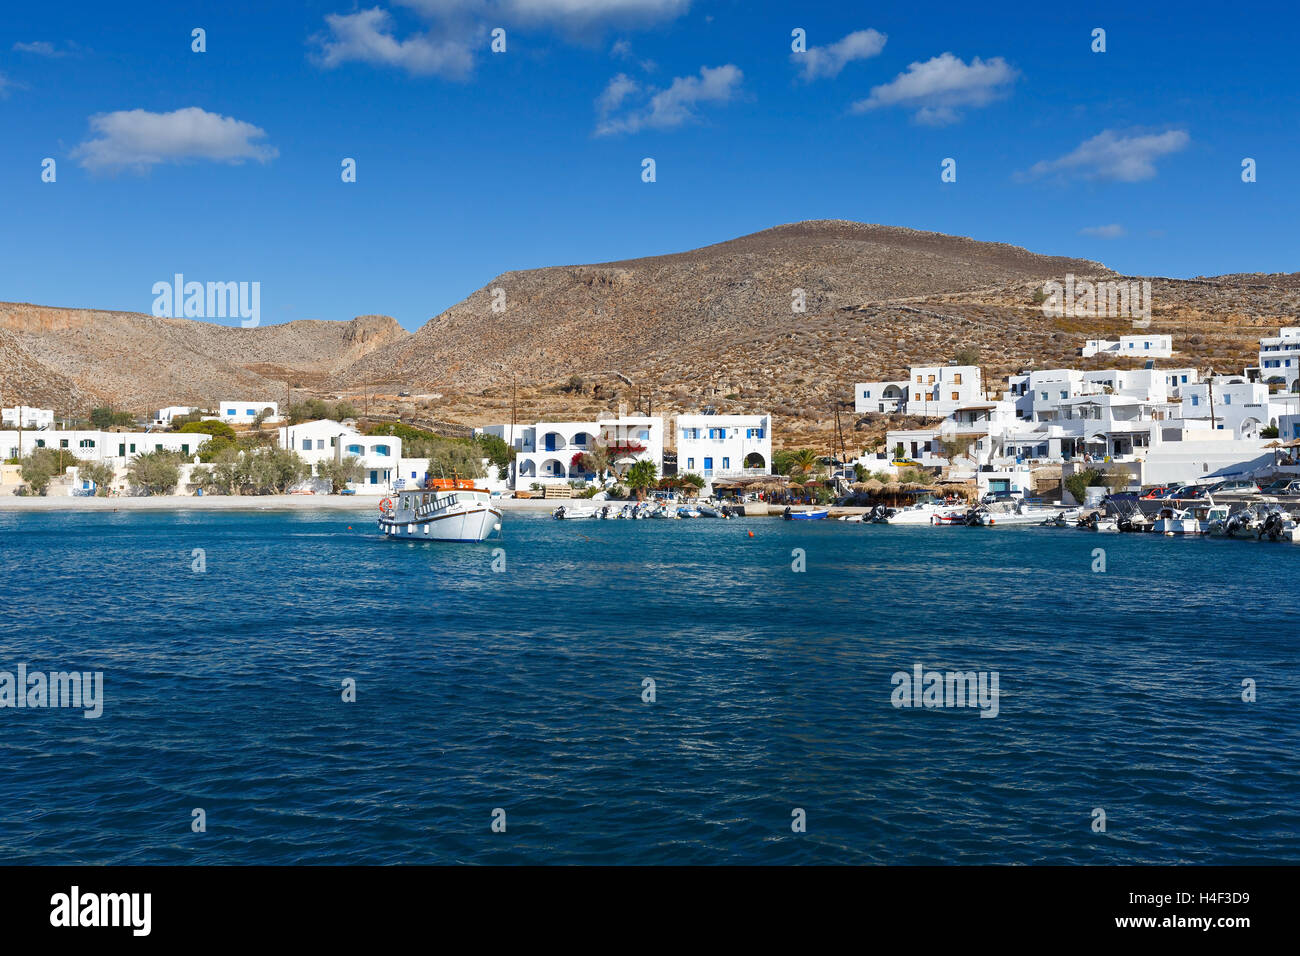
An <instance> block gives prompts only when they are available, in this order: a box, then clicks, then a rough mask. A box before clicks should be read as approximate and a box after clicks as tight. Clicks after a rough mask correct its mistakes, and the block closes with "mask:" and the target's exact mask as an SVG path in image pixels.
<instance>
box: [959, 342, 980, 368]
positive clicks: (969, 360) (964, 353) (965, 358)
mask: <svg viewBox="0 0 1300 956" xmlns="http://www.w3.org/2000/svg"><path fill="white" fill-rule="evenodd" d="M953 359H954V360H955V361H956V363H957V364H958V365H979V363H980V350H979V349H977V348H976V347H975V346H973V345H966V346H963V347H962V348H959V349H958V350H957V351H956V353H954V354H953Z"/></svg>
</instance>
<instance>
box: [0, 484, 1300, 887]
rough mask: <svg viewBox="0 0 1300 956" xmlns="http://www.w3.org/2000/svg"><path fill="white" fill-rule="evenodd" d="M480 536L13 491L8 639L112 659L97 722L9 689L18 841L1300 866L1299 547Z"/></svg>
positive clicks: (1079, 538)
mask: <svg viewBox="0 0 1300 956" xmlns="http://www.w3.org/2000/svg"><path fill="white" fill-rule="evenodd" d="M369 510H370V509H367V511H368V512H369ZM349 525H350V526H351V527H350V528H349ZM503 532H504V534H503V538H502V540H501V541H500V542H495V541H489V542H484V543H483V544H479V545H472V544H471V545H454V546H450V545H449V546H439V545H435V544H425V543H417V542H412V543H406V542H392V541H385V540H383V539H382V537H381V535H380V533H379V532H378V530H377V528H376V527H375V525H374V524H373V522H368V523H363V522H360V521H357V520H354V518H353V516H351V515H350V514H346V513H340V512H336V511H330V510H320V509H317V510H305V511H292V512H267V513H253V512H241V511H231V512H194V511H177V510H172V511H156V512H118V513H112V512H95V513H90V512H66V513H43V514H24V513H18V512H3V513H0V535H2V536H3V540H4V541H5V542H6V545H7V547H5V548H4V549H3V552H2V554H0V575H3V579H4V580H5V582H6V593H7V600H6V602H5V603H4V605H3V607H0V624H2V625H3V626H2V627H0V635H3V636H2V637H0V661H9V662H16V661H20V660H21V661H25V662H26V663H27V664H28V665H29V666H30V668H32V669H33V670H35V669H40V668H46V669H49V668H50V666H51V664H52V663H53V662H60V663H61V666H67V667H68V668H69V669H72V668H74V667H75V669H77V670H82V671H96V672H103V675H104V676H103V692H102V698H101V700H102V706H103V714H102V716H101V717H100V718H99V719H98V720H95V721H86V720H84V719H83V718H82V715H81V713H80V712H76V711H62V712H60V711H49V712H45V713H39V712H33V711H27V712H23V711H15V712H13V713H11V714H9V718H10V723H8V724H7V727H8V728H9V729H8V732H7V733H6V736H5V739H4V740H3V742H0V759H2V760H3V762H4V765H5V766H6V767H7V768H9V769H8V771H7V773H6V774H5V777H4V780H3V781H2V782H0V795H3V798H4V799H3V801H0V826H2V827H3V828H4V830H5V832H6V834H7V835H8V836H7V847H8V852H9V858H10V860H11V861H13V862H24V861H36V860H40V861H42V862H55V863H74V862H94V863H100V864H104V863H108V864H111V863H204V862H213V863H215V862H221V863H281V864H284V863H341V862H350V863H394V862H411V863H447V862H485V863H491V862H507V861H508V862H512V863H517V862H543V861H545V862H570V863H613V862H619V863H638V862H640V863H651V862H654V863H664V862H675V863H705V862H710V863H719V862H732V863H816V862H821V863H953V862H962V863H1172V862H1184V863H1185V862H1210V861H1213V862H1248V863H1264V862H1293V861H1294V860H1295V859H1297V858H1300V837H1298V836H1297V834H1300V811H1298V810H1297V808H1296V806H1295V803H1294V801H1293V800H1291V799H1290V786H1291V781H1292V780H1293V779H1294V778H1295V775H1296V774H1297V773H1298V772H1300V758H1297V756H1296V751H1295V748H1294V747H1292V746H1290V741H1294V740H1295V739H1296V736H1297V733H1300V718H1298V717H1297V714H1300V706H1297V705H1300V696H1298V695H1300V692H1298V691H1297V689H1296V687H1297V685H1296V683H1295V680H1294V676H1295V668H1294V655H1293V654H1292V648H1291V646H1290V638H1289V631H1288V630H1287V629H1286V628H1285V627H1284V626H1283V622H1284V619H1285V615H1284V614H1283V613H1280V612H1279V610H1278V606H1277V603H1276V600H1275V598H1273V597H1270V596H1269V595H1270V594H1280V595H1283V596H1284V595H1286V594H1289V593H1290V592H1289V591H1288V590H1287V589H1288V588H1289V585H1288V584H1286V583H1284V582H1287V581H1290V580H1294V578H1295V576H1296V574H1297V572H1298V571H1300V549H1294V548H1290V547H1278V548H1251V547H1243V546H1241V545H1240V543H1238V542H1233V541H1228V540H1226V539H1216V538H1210V537H1206V538H1205V540H1201V541H1196V542H1195V543H1192V541H1191V540H1190V539H1186V538H1174V539H1167V538H1164V537H1160V536H1155V535H1111V536H1107V537H1106V538H1105V539H1104V540H1105V544H1104V548H1105V553H1106V562H1105V571H1104V573H1098V572H1097V571H1095V570H1094V567H1095V565H1096V558H1095V556H1094V554H1093V552H1094V549H1095V548H1097V547H1098V543H1099V540H1100V539H1099V537H1098V536H1096V535H1092V534H1084V533H1075V532H1072V531H1070V532H1065V531H1062V532H1050V531H1042V530H1040V529H1037V528H1030V527H1007V528H1003V529H999V528H996V527H995V528H991V529H988V531H987V533H980V532H977V531H967V530H964V529H922V528H908V527H894V526H891V525H887V524H883V525H876V526H872V527H870V528H857V527H853V526H849V525H846V524H844V523H841V522H838V521H814V522H805V523H794V522H785V521H781V520H777V519H775V518H774V519H773V520H767V521H764V520H743V521H722V520H708V519H699V520H681V521H644V522H640V523H637V522H628V521H585V522H581V523H579V524H575V525H572V526H570V525H568V524H567V523H565V522H563V521H554V520H553V519H551V518H550V517H549V515H548V514H547V513H546V512H544V511H535V512H524V511H520V512H517V513H513V514H510V515H508V516H507V520H506V523H505V525H504V528H503ZM751 532H752V537H751ZM195 548H202V549H203V550H204V551H205V553H206V559H207V560H206V571H205V572H204V573H195V572H194V571H193V570H192V561H193V559H192V557H191V555H192V552H193V550H194V549H195ZM495 548H501V549H503V551H504V564H502V563H501V562H499V561H498V563H497V566H498V567H499V568H500V570H494V569H493V562H494V555H493V550H494V549H495ZM796 549H801V550H802V551H803V554H804V562H803V566H804V570H803V571H796V570H794V566H795V563H796V560H797V559H796V556H794V555H792V552H794V551H795V550H796ZM25 554H39V555H41V560H40V562H39V566H37V565H35V564H33V563H31V562H29V561H27V560H26V559H25V558H23V557H21V556H22V555H25ZM1225 565H1226V566H1230V567H1231V568H1232V569H1233V571H1232V573H1231V574H1227V575H1225V574H1224V573H1223V568H1224V567H1225ZM104 569H111V570H110V571H108V572H107V573H106V572H105V570H104ZM1197 581H1203V582H1209V581H1212V582H1213V586H1212V587H1194V586H1190V582H1197ZM52 582H63V584H62V585H54V586H52ZM123 582H150V583H149V584H148V586H146V587H140V588H137V587H124V586H123ZM1262 582H1279V583H1278V584H1276V585H1275V586H1274V585H1268V584H1262ZM290 583H291V585H292V588H291V590H290V588H289V585H290ZM1275 589H1280V590H1275ZM399 593H400V595H401V600H400V601H398V600H394V598H395V595H397V594H399ZM1172 596H1176V599H1171V597H1172ZM51 601H54V602H55V603H54V604H51ZM88 620H94V621H96V622H97V623H96V626H95V627H94V628H93V629H91V630H88V629H87V628H86V627H84V624H83V622H85V621H88ZM19 622H26V623H24V624H23V625H22V626H21V627H20V626H19ZM33 622H36V623H33ZM917 663H922V664H924V666H925V667H926V668H927V669H934V670H938V671H942V672H946V671H950V670H958V671H967V670H972V671H980V672H997V673H998V674H999V675H1000V680H999V695H1000V696H999V705H998V714H997V717H996V719H980V717H979V714H978V713H977V712H975V711H974V710H971V711H966V712H963V711H961V710H955V711H954V710H949V709H944V708H916V709H911V710H909V709H901V710H900V709H897V708H896V707H895V706H893V704H892V703H891V694H892V693H893V691H894V685H893V684H892V683H891V680H892V676H893V675H894V674H895V673H896V672H899V671H905V672H909V673H910V672H911V671H912V669H913V667H914V665H915V664H917ZM349 678H350V679H353V680H355V682H356V684H355V686H356V698H355V702H353V703H345V702H343V700H342V699H341V692H340V691H341V687H342V682H343V681H344V680H345V679H349ZM647 678H649V679H652V680H653V681H654V682H655V687H656V693H655V699H654V702H653V703H647V702H646V701H645V700H643V695H644V694H645V690H644V687H643V681H644V680H645V679H647ZM1247 679H1248V680H1250V681H1253V682H1254V683H1255V684H1256V686H1257V687H1258V689H1259V693H1258V699H1257V700H1256V701H1255V702H1254V703H1249V704H1248V703H1244V702H1243V701H1242V682H1243V681H1244V680H1247ZM13 718H23V719H21V720H14V719H13ZM33 718H35V719H33ZM87 724H93V725H94V726H95V733H96V743H95V752H94V754H93V756H89V757H88V756H87V753H86V751H85V748H84V745H83V743H82V742H81V741H82V739H83V735H84V733H85V730H84V728H83V727H82V726H81V725H87ZM810 740H813V741H816V744H815V746H810V744H809V741H810ZM71 779H75V780H77V781H78V783H77V786H76V787H75V788H70V787H68V786H66V781H68V780H71ZM86 794H93V795H94V799H93V801H88V800H87V799H86V797H85V795H86ZM792 806H803V807H807V808H808V810H809V819H810V822H811V823H812V824H814V825H815V826H814V827H810V835H811V836H812V838H811V839H804V838H801V837H800V836H797V835H795V834H792V833H791V831H790V827H789V818H790V808H791V807H792ZM195 807H203V808H205V809H206V810H207V813H208V821H209V823H208V827H209V829H208V833H207V834H206V835H205V838H204V839H198V838H195V839H187V837H188V836H189V821H190V812H191V810H192V809H193V808H195ZM494 807H501V808H503V809H504V810H505V811H506V812H507V814H508V815H509V820H510V829H509V833H508V835H506V836H505V837H504V838H495V837H494V835H493V834H491V833H490V832H489V830H488V826H487V820H488V818H489V816H488V814H489V811H490V810H491V809H492V808H494ZM1097 807H1103V808H1106V809H1107V810H1108V812H1109V813H1111V824H1110V827H1109V830H1108V832H1107V833H1106V834H1100V835H1099V834H1096V833H1094V832H1092V831H1091V830H1090V829H1089V826H1088V823H1089V819H1090V814H1091V813H1092V812H1093V810H1094V809H1095V808H1097ZM105 821H107V824H106V822H105Z"/></svg>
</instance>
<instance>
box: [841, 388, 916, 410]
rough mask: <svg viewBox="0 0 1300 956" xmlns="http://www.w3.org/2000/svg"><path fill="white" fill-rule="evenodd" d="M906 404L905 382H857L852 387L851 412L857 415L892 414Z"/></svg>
mask: <svg viewBox="0 0 1300 956" xmlns="http://www.w3.org/2000/svg"><path fill="white" fill-rule="evenodd" d="M906 404H907V382H904V381H897V382H858V383H857V384H856V385H854V386H853V410H854V411H855V412H857V413H858V414H860V415H861V414H865V413H867V412H884V413H886V414H892V413H894V412H897V411H899V409H900V408H901V407H903V406H906Z"/></svg>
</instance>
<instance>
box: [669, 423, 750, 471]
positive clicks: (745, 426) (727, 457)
mask: <svg viewBox="0 0 1300 956" xmlns="http://www.w3.org/2000/svg"><path fill="white" fill-rule="evenodd" d="M674 431H675V435H674V437H675V439H676V442H677V473H678V474H679V475H682V474H686V473H688V472H689V473H691V474H696V475H699V476H700V477H702V478H704V479H705V481H706V482H708V483H710V484H712V482H713V481H714V480H715V479H718V478H741V477H746V476H753V475H766V474H770V473H771V470H772V416H770V415H678V416H677V421H676V424H675V426H674Z"/></svg>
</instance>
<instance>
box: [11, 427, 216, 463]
mask: <svg viewBox="0 0 1300 956" xmlns="http://www.w3.org/2000/svg"><path fill="white" fill-rule="evenodd" d="M211 437H212V436H211V435H201V434H193V433H181V432H105V431H97V430H86V431H52V430H46V431H40V432H22V433H21V435H20V433H19V432H17V431H3V432H0V451H3V452H4V457H5V458H21V457H23V456H24V455H30V454H31V453H32V450H33V449H35V448H52V449H55V450H62V451H66V452H68V453H69V454H70V455H72V456H75V457H76V458H81V459H85V460H87V461H110V462H112V463H114V464H122V465H125V464H126V462H127V461H129V460H130V459H132V458H134V457H135V456H136V455H143V454H147V453H148V452H153V451H175V452H180V453H181V454H182V455H185V456H186V457H187V458H188V457H191V456H193V455H195V454H197V453H198V450H199V446H200V445H202V444H203V443H204V442H205V441H207V440H208V439H209V438H211ZM20 439H21V448H20V447H19V445H20ZM69 464H75V462H69Z"/></svg>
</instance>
